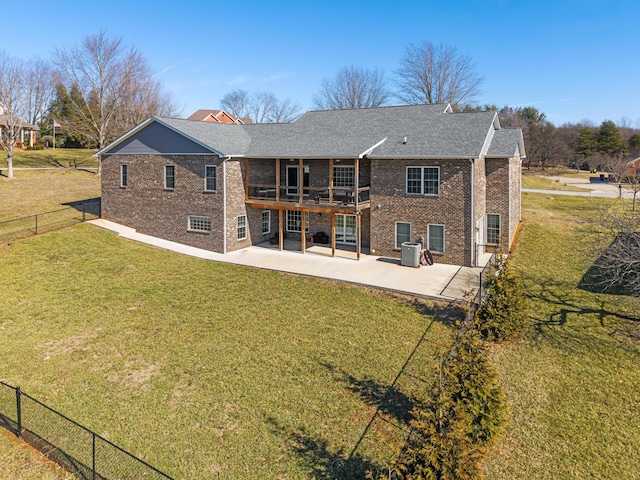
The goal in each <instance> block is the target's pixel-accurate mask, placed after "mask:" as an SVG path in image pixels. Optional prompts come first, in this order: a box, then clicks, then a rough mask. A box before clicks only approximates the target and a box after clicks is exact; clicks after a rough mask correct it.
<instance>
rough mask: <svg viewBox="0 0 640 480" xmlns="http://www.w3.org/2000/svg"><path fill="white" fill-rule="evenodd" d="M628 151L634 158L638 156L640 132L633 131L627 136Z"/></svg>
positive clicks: (639, 151) (639, 152)
mask: <svg viewBox="0 0 640 480" xmlns="http://www.w3.org/2000/svg"><path fill="white" fill-rule="evenodd" d="M629 153H630V154H631V156H632V157H634V158H635V157H638V156H640V134H638V133H634V134H633V135H631V137H629Z"/></svg>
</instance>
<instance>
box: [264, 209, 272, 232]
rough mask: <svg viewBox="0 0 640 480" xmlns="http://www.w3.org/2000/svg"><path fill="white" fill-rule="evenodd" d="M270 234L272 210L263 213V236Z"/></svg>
mask: <svg viewBox="0 0 640 480" xmlns="http://www.w3.org/2000/svg"><path fill="white" fill-rule="evenodd" d="M269 233H271V210H265V211H263V212H262V234H263V235H267V234H269Z"/></svg>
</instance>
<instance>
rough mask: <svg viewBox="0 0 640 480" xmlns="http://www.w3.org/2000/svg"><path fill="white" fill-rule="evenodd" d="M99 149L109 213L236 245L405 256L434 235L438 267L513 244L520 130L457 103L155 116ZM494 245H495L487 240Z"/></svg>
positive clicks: (194, 241)
mask: <svg viewBox="0 0 640 480" xmlns="http://www.w3.org/2000/svg"><path fill="white" fill-rule="evenodd" d="M96 156H98V157H100V159H101V162H102V216H103V217H104V218H105V219H108V220H113V221H115V222H118V223H121V224H123V225H126V226H129V227H132V228H135V229H137V230H138V231H140V232H142V233H146V234H150V235H154V236H158V237H161V238H165V239H168V240H172V241H176V242H180V243H184V244H188V245H192V246H196V247H200V248H205V249H208V250H212V251H215V252H220V253H227V252H231V251H234V250H238V249H241V248H244V247H248V246H250V245H256V244H260V243H263V242H267V241H271V242H272V243H276V244H279V245H280V248H281V249H282V248H283V239H284V238H285V237H286V238H287V239H297V240H299V242H300V249H301V251H302V252H304V251H305V249H306V247H307V245H308V243H309V241H310V239H311V237H314V240H315V241H316V242H317V241H325V242H326V240H325V239H324V238H322V237H323V235H318V233H319V232H324V233H326V234H327V236H328V241H329V243H330V244H331V246H332V251H333V252H334V254H335V249H336V248H341V246H342V245H349V246H350V248H355V249H356V251H357V252H358V258H359V256H360V252H361V249H365V251H366V250H368V251H369V252H370V253H371V254H375V255H381V256H392V257H400V255H401V246H402V243H403V242H407V241H411V242H415V241H419V240H420V239H424V243H425V246H426V247H428V248H429V250H430V251H431V252H432V254H433V256H434V260H435V261H436V262H438V263H449V264H456V265H467V266H474V265H475V264H476V259H477V257H478V256H479V255H480V254H482V253H483V252H484V249H485V248H489V247H490V248H491V249H495V248H498V247H501V248H502V249H503V250H507V249H509V247H510V246H511V243H512V242H513V240H514V238H515V235H516V230H517V228H518V223H519V220H520V187H521V181H520V179H521V160H522V159H523V158H524V157H525V151H524V144H523V139H522V132H521V131H520V129H511V128H501V127H500V123H499V120H498V116H497V114H496V112H461V113H454V112H452V110H451V108H450V106H448V105H412V106H398V107H379V108H370V109H355V110H333V111H312V112H307V113H306V114H304V115H302V116H301V117H300V118H299V119H298V120H296V121H295V122H293V123H290V124H254V125H238V124H223V123H208V122H201V121H190V120H181V119H173V118H156V117H151V118H149V119H147V120H146V121H145V122H143V123H142V124H140V125H139V126H137V127H136V128H134V129H133V130H131V131H130V132H128V133H127V134H125V135H123V136H122V137H120V138H119V139H117V140H116V141H114V142H113V143H112V144H110V145H108V146H107V147H106V148H104V149H102V150H101V151H99V152H98V153H97V154H96ZM487 246H489V247H487Z"/></svg>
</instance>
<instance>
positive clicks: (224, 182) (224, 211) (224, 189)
mask: <svg viewBox="0 0 640 480" xmlns="http://www.w3.org/2000/svg"><path fill="white" fill-rule="evenodd" d="M227 160H231V157H224V158H223V159H222V253H223V254H226V253H227Z"/></svg>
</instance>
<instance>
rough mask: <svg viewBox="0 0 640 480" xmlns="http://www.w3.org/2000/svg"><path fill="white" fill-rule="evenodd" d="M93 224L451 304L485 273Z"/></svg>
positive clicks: (239, 261)
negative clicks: (236, 245)
mask: <svg viewBox="0 0 640 480" xmlns="http://www.w3.org/2000/svg"><path fill="white" fill-rule="evenodd" d="M88 223H91V224H93V225H97V226H99V227H102V228H106V229H108V230H111V231H113V232H116V233H118V234H119V235H120V236H121V237H123V238H127V239H130V240H135V241H138V242H142V243H146V244H147V245H152V246H155V247H158V248H162V249H165V250H171V251H173V252H178V253H182V254H184V255H190V256H192V257H198V258H202V259H206V260H213V261H216V262H224V263H233V264H236V265H245V266H248V267H254V268H263V269H267V270H275V271H280V272H287V273H294V274H298V275H307V276H311V277H319V278H325V279H329V280H336V281H341V282H347V283H352V284H356V285H363V286H367V287H375V288H381V289H384V290H391V291H394V292H399V293H403V294H407V295H413V296H419V297H423V298H429V299H433V300H441V301H447V302H451V301H461V300H462V299H463V298H464V297H465V295H466V294H467V292H470V291H473V292H475V291H477V289H478V286H479V278H480V272H481V270H482V269H481V268H469V267H460V266H456V265H444V264H438V263H436V264H434V265H431V266H422V267H419V268H411V267H404V266H401V265H400V261H399V260H398V259H397V258H386V257H377V256H373V255H361V257H360V260H359V261H357V260H353V259H351V258H344V257H338V256H336V257H331V256H327V255H326V254H324V253H320V252H321V250H319V249H318V251H317V252H314V250H313V248H310V249H309V250H307V253H305V254H302V253H300V252H293V251H286V250H285V251H280V250H278V249H273V248H264V247H259V246H254V247H248V248H244V249H242V250H237V251H235V252H231V253H227V254H225V255H223V254H220V253H215V252H211V251H209V250H203V249H200V248H195V247H190V246H188V245H183V244H181V243H176V242H170V241H168V240H163V239H160V238H157V237H152V236H149V235H144V234H141V233H138V232H136V231H135V230H134V229H132V228H129V227H125V226H122V225H119V224H116V223H113V222H110V221H108V220H103V219H96V220H91V221H89V222H88ZM489 257H490V255H485V256H483V259H484V260H485V262H484V264H486V262H488V261H489Z"/></svg>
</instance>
